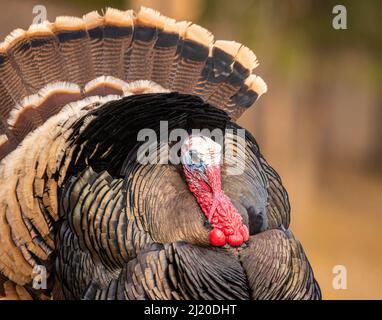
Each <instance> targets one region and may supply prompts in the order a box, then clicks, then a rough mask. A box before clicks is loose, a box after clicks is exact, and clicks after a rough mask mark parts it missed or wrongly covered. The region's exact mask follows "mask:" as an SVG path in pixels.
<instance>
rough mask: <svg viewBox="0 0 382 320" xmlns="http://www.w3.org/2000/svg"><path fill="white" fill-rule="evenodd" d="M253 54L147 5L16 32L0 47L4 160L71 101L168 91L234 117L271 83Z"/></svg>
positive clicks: (0, 150)
mask: <svg viewBox="0 0 382 320" xmlns="http://www.w3.org/2000/svg"><path fill="white" fill-rule="evenodd" d="M256 66H257V60H256V56H255V55H254V53H253V52H252V51H250V50H249V49H248V48H246V47H244V46H242V45H241V44H239V43H236V42H232V41H221V40H218V41H216V42H213V35H212V34H211V33H209V32H208V31H207V30H206V29H203V28H202V27H200V26H198V25H195V24H191V23H189V22H186V21H182V22H176V21H175V20H173V19H170V18H167V17H164V16H162V15H160V14H159V13H158V12H157V11H154V10H152V9H147V8H141V10H140V11H139V12H138V13H137V14H135V13H134V12H133V11H131V10H128V11H119V10H115V9H111V8H108V9H106V11H105V12H104V14H103V15H99V14H98V13H97V12H96V11H94V12H91V13H89V14H87V15H85V16H83V18H73V17H58V18H57V19H56V20H55V22H54V23H49V22H44V23H42V24H35V25H32V26H31V27H30V28H29V29H28V30H27V31H24V30H21V29H18V30H16V31H15V32H13V33H12V34H11V35H10V36H8V37H7V38H6V41H4V42H3V43H2V44H0V137H1V139H0V159H1V158H2V157H4V156H5V155H6V154H7V153H8V152H9V151H10V150H13V149H14V148H15V147H16V146H17V144H18V143H19V142H21V141H22V140H23V139H24V137H25V136H26V135H27V134H28V133H29V132H31V131H33V130H35V129H36V128H37V127H39V126H40V125H41V124H42V123H44V122H45V121H47V120H48V119H49V118H50V117H52V116H53V115H55V114H57V113H58V112H59V111H61V110H62V108H63V107H64V106H65V105H66V104H68V103H70V102H74V101H77V100H79V99H83V98H84V97H91V96H100V97H102V96H108V95H116V96H121V95H126V94H138V93H144V92H163V91H166V89H168V90H170V91H178V92H181V93H189V94H195V95H197V96H200V97H201V98H202V99H203V100H205V101H207V102H209V103H210V104H212V105H215V106H216V107H218V108H221V109H223V110H224V111H226V112H227V113H228V114H229V115H230V116H231V117H232V118H233V119H237V118H238V117H239V116H240V115H241V114H242V113H243V112H244V111H245V110H246V109H247V108H248V107H249V106H250V105H251V104H252V103H253V102H254V101H255V100H256V99H257V98H258V96H260V95H261V94H262V93H264V92H265V91H266V85H265V83H264V82H263V81H262V80H261V78H259V77H257V76H255V75H253V74H252V72H253V69H254V68H255V67H256Z"/></svg>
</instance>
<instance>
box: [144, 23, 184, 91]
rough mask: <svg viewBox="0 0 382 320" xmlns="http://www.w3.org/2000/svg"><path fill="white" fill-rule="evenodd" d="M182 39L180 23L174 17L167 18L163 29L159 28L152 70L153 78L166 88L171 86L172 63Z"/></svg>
mask: <svg viewBox="0 0 382 320" xmlns="http://www.w3.org/2000/svg"><path fill="white" fill-rule="evenodd" d="M180 39H181V37H180V34H179V24H177V23H176V21H175V20H173V19H170V18H165V22H164V26H163V29H161V30H159V32H158V37H157V41H156V43H155V45H154V48H153V54H152V60H153V62H152V72H151V80H152V81H154V82H156V83H158V84H159V85H161V86H162V87H164V88H168V87H169V81H170V75H171V70H172V65H173V63H174V60H175V56H176V51H177V48H178V43H179V41H180ZM174 73H175V72H174Z"/></svg>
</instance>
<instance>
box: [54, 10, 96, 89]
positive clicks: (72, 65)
mask: <svg viewBox="0 0 382 320" xmlns="http://www.w3.org/2000/svg"><path fill="white" fill-rule="evenodd" d="M52 29H53V32H54V34H55V35H56V36H57V38H58V41H59V43H60V53H61V56H62V57H63V60H64V63H65V67H66V68H67V73H68V79H63V80H64V81H68V82H72V83H77V84H78V85H80V86H83V85H85V83H87V82H88V81H89V80H90V79H93V78H94V71H93V64H92V59H91V49H90V39H89V35H88V32H87V29H86V24H85V22H84V20H83V19H80V18H73V17H57V18H56V21H55V23H54V24H52Z"/></svg>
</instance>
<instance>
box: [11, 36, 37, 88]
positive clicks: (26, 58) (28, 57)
mask: <svg viewBox="0 0 382 320" xmlns="http://www.w3.org/2000/svg"><path fill="white" fill-rule="evenodd" d="M5 42H7V43H8V46H9V47H8V52H7V53H8V56H9V58H10V60H11V61H12V62H13V64H14V66H15V68H16V69H17V70H19V72H20V74H21V77H22V79H23V82H24V85H25V86H26V87H28V88H29V90H30V92H35V91H36V90H39V89H41V88H42V87H43V86H44V79H43V77H42V76H41V74H40V70H39V69H38V66H37V64H36V63H35V57H34V53H33V50H32V45H31V41H30V40H29V37H28V32H27V31H25V30H23V29H16V30H14V31H13V32H12V33H11V34H10V35H9V36H8V37H7V38H6V39H5Z"/></svg>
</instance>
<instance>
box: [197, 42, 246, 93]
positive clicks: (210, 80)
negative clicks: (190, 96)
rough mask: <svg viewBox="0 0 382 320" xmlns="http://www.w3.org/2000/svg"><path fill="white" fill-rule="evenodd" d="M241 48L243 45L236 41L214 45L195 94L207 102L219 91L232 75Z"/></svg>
mask: <svg viewBox="0 0 382 320" xmlns="http://www.w3.org/2000/svg"><path fill="white" fill-rule="evenodd" d="M240 47H241V44H240V43H237V42H234V41H222V40H217V41H216V42H215V43H214V46H213V48H212V50H211V55H210V57H209V58H208V61H207V63H206V66H205V68H204V69H203V71H202V73H201V78H200V80H199V81H198V85H197V87H196V88H195V91H194V93H195V94H197V95H199V96H200V97H201V98H202V99H204V100H207V99H208V98H209V97H210V96H211V95H212V94H213V93H214V92H215V91H216V90H217V88H218V87H219V85H220V84H222V83H223V82H224V81H225V80H226V79H227V78H228V76H229V75H230V74H231V73H232V71H233V68H232V66H233V64H234V62H235V58H236V55H237V53H238V52H239V49H240Z"/></svg>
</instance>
